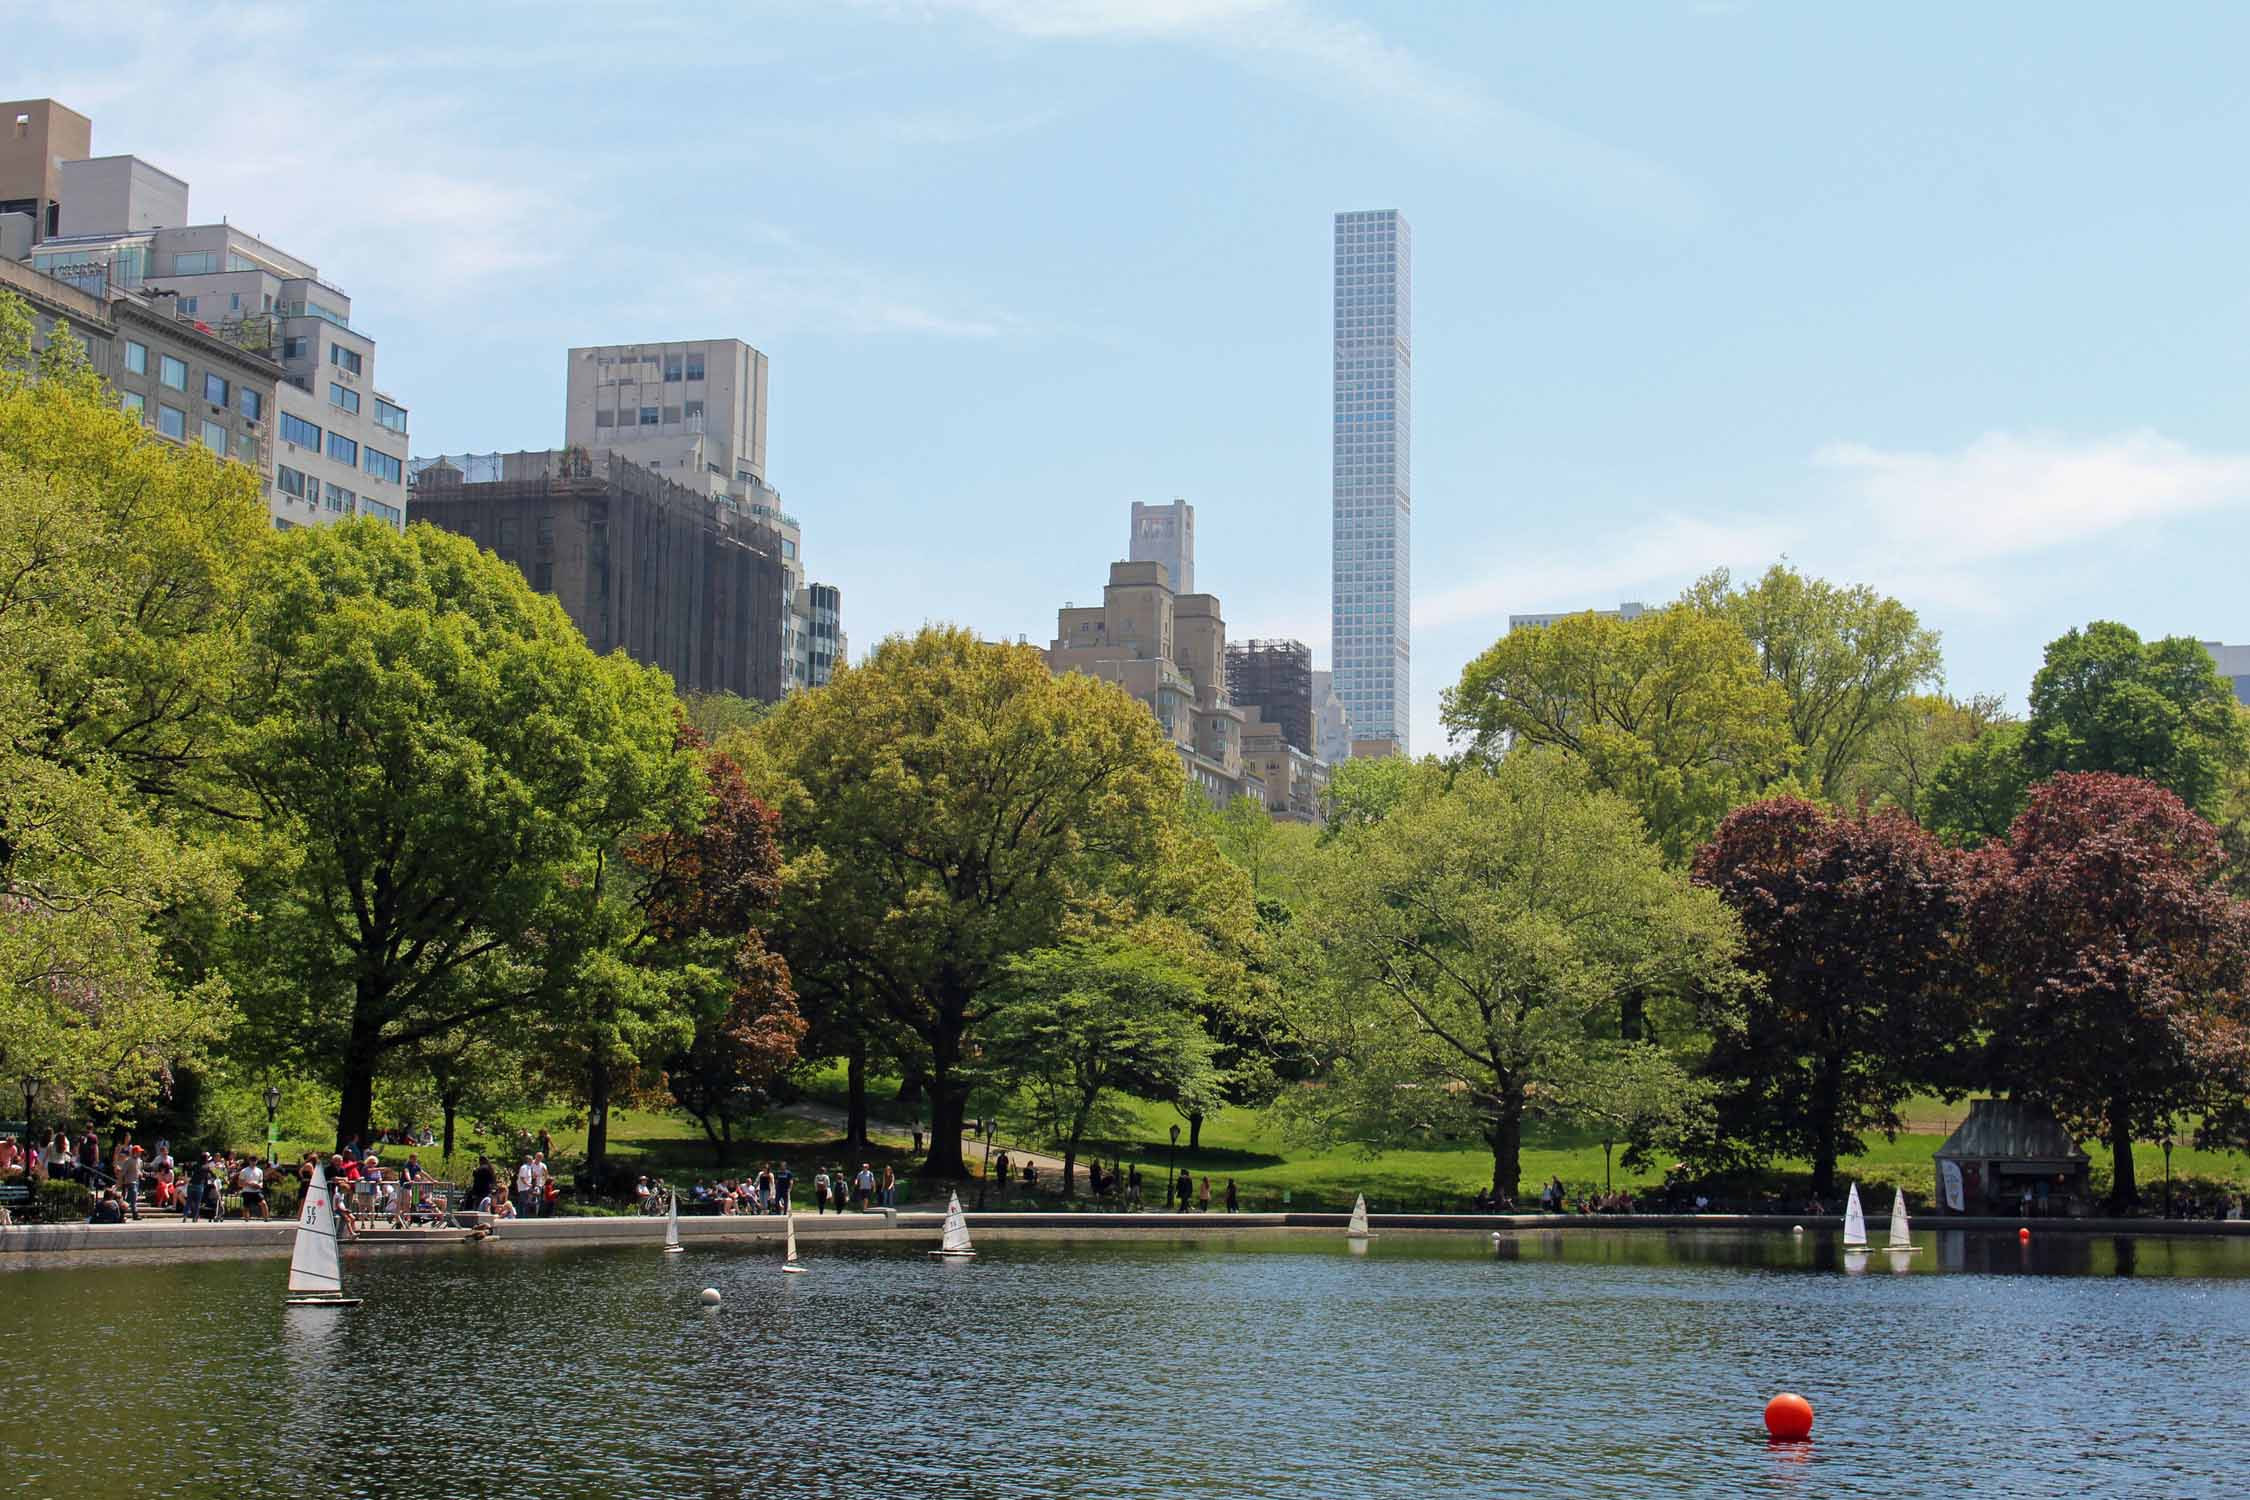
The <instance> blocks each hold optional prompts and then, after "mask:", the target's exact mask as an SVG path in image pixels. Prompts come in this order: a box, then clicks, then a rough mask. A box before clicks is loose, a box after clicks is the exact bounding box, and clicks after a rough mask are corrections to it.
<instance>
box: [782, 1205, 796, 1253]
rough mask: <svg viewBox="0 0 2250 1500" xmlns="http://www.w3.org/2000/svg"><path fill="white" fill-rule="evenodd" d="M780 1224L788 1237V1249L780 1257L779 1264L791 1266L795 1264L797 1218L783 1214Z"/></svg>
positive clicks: (793, 1215)
mask: <svg viewBox="0 0 2250 1500" xmlns="http://www.w3.org/2000/svg"><path fill="white" fill-rule="evenodd" d="M781 1224H782V1228H784V1229H785V1230H787V1231H788V1235H789V1239H788V1249H787V1250H786V1251H785V1252H784V1254H783V1255H782V1257H781V1263H782V1264H783V1265H785V1266H793V1265H795V1264H796V1263H797V1216H796V1215H795V1214H784V1215H782V1219H781Z"/></svg>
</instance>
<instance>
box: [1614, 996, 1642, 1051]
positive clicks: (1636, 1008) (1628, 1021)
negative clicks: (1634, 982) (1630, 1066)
mask: <svg viewBox="0 0 2250 1500" xmlns="http://www.w3.org/2000/svg"><path fill="white" fill-rule="evenodd" d="M1647 1032H1648V998H1647V997H1646V996H1644V995H1643V994H1642V993H1641V992H1640V991H1639V990H1627V991H1626V992H1625V993H1624V995H1623V996H1622V997H1620V998H1619V1000H1618V1002H1617V1034H1618V1035H1619V1036H1620V1037H1623V1038H1624V1039H1625V1040H1626V1041H1628V1042H1638V1041H1642V1040H1644V1039H1646V1035H1647Z"/></svg>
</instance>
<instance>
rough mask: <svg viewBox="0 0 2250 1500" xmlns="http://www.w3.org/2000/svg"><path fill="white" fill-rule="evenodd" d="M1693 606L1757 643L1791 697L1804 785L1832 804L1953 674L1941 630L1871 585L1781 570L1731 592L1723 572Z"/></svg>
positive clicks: (1691, 594) (1694, 593) (1696, 593)
mask: <svg viewBox="0 0 2250 1500" xmlns="http://www.w3.org/2000/svg"><path fill="white" fill-rule="evenodd" d="M1684 602H1686V603H1688V604H1690V605H1692V606H1693V607H1695V608H1697V609H1703V610H1708V611H1711V612H1713V613H1715V614H1718V615H1720V616H1723V617H1724V618H1726V619H1728V620H1731V621H1733V622H1734V623H1735V624H1736V625H1737V626H1739V627H1740V628H1741V630H1742V633H1743V634H1744V635H1746V636H1748V637H1749V638H1750V643H1751V644H1752V645H1753V646H1754V647H1756V648H1757V653H1758V665H1759V667H1760V669H1761V670H1762V671H1764V673H1765V675H1766V677H1767V680H1769V681H1771V682H1773V683H1776V684H1777V685H1779V686H1780V687H1781V689H1782V690H1783V691H1784V692H1785V693H1787V694H1788V697H1789V718H1788V722H1789V733H1790V737H1791V738H1792V739H1794V740H1795V741H1796V742H1797V748H1798V760H1797V765H1798V768H1799V776H1800V779H1802V780H1803V782H1804V783H1805V784H1806V786H1807V787H1808V788H1809V789H1810V790H1812V791H1813V792H1815V793H1816V794H1818V795H1819V796H1821V797H1823V798H1826V799H1828V800H1830V801H1835V800H1838V799H1840V798H1842V797H1843V796H1844V795H1845V793H1846V792H1847V791H1848V789H1849V786H1850V782H1851V779H1852V776H1853V773H1854V772H1855V771H1856V770H1857V769H1858V767H1859V764H1860V762H1861V761H1862V760H1863V759H1864V758H1865V757H1866V756H1867V755H1868V754H1869V752H1870V748H1871V741H1872V740H1873V739H1874V737H1875V736H1876V735H1877V734H1878V733H1879V732H1880V731H1881V730H1882V729H1883V728H1884V727H1885V726H1886V725H1887V724H1889V723H1891V722H1892V721H1893V720H1894V719H1896V718H1897V717H1898V715H1899V713H1900V711H1901V710H1902V708H1903V707H1904V706H1905V704H1906V702H1907V699H1908V697H1909V696H1910V695H1911V694H1913V693H1914V692H1915V690H1916V689H1918V688H1922V687H1926V686H1930V685H1934V684H1935V683H1937V682H1939V681H1940V680H1942V678H1943V676H1944V662H1943V659H1942V658H1941V657H1940V655H1939V654H1938V637H1937V632H1936V631H1934V630H1927V629H1924V628H1923V626H1922V622H1921V621H1920V619H1918V618H1917V617H1916V615H1915V613H1914V611H1913V610H1911V609H1908V608H1907V607H1906V606H1905V605H1903V604H1901V603H1899V602H1898V601H1897V600H1896V599H1892V598H1888V597H1886V596H1884V595H1882V594H1878V593H1876V592H1875V591H1874V590H1873V589H1871V588H1868V587H1867V586H1866V585H1864V584H1860V585H1854V586H1852V587H1849V588H1840V587H1838V586H1837V585H1835V584H1833V583H1830V582H1829V581H1828V580H1826V579H1825V578H1807V577H1805V575H1804V574H1802V573H1800V572H1798V571H1797V570H1796V569H1795V568H1792V567H1790V566H1788V565H1787V564H1785V563H1775V564H1774V565H1773V566H1772V567H1770V568H1768V569H1767V570H1766V572H1765V576H1764V577H1762V578H1760V579H1759V580H1758V581H1757V582H1756V583H1754V584H1751V585H1749V586H1748V587H1747V588H1741V589H1732V588H1729V587H1728V578H1727V574H1726V572H1725V570H1723V569H1722V570H1720V571H1718V572H1716V573H1713V574H1711V575H1710V576H1708V577H1706V578H1704V579H1703V580H1702V581H1700V582H1699V583H1697V584H1696V585H1695V587H1694V588H1692V589H1690V590H1689V591H1688V594H1687V597H1686V600H1685V601H1684Z"/></svg>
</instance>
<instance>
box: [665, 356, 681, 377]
mask: <svg viewBox="0 0 2250 1500" xmlns="http://www.w3.org/2000/svg"><path fill="white" fill-rule="evenodd" d="M682 368H683V367H682V364H681V361H680V357H679V356H678V355H677V354H667V355H665V356H664V378H665V379H666V380H678V379H679V378H680V374H681V370H682Z"/></svg>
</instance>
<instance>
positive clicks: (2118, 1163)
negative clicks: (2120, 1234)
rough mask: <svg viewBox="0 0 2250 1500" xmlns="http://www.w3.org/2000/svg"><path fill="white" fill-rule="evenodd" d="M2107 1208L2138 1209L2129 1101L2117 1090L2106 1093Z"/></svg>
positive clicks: (2116, 1211) (2122, 1211)
mask: <svg viewBox="0 0 2250 1500" xmlns="http://www.w3.org/2000/svg"><path fill="white" fill-rule="evenodd" d="M2109 1163H2110V1165H2109V1174H2110V1175H2109V1211H2110V1212H2111V1213H2113V1214H2130V1213H2138V1212H2139V1211H2140V1197H2141V1193H2140V1185H2139V1184H2138V1183H2137V1182H2135V1181H2134V1179H2133V1108H2132V1100H2131V1099H2129V1098H2128V1097H2126V1095H2125V1094H2124V1093H2123V1092H2122V1091H2120V1092H2118V1093H2115V1094H2112V1095H2110V1096H2109Z"/></svg>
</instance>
